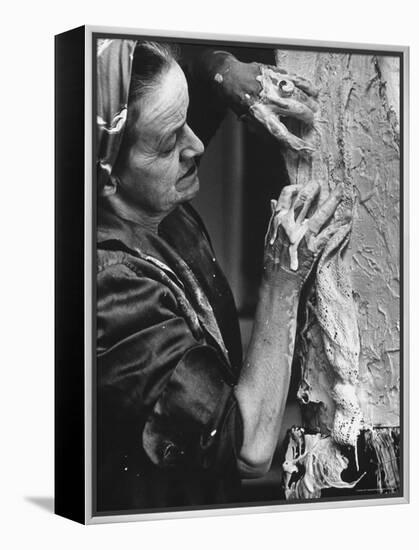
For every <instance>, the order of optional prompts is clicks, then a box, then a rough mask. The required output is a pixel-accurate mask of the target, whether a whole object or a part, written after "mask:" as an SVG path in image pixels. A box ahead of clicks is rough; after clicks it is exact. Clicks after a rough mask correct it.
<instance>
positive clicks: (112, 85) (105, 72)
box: [96, 38, 137, 189]
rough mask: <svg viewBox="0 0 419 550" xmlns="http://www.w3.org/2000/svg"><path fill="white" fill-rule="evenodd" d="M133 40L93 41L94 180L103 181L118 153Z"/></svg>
mask: <svg viewBox="0 0 419 550" xmlns="http://www.w3.org/2000/svg"><path fill="white" fill-rule="evenodd" d="M136 44H137V41H136V40H121V39H107V38H106V39H103V38H102V39H98V41H97V104H96V105H97V107H96V108H97V111H96V114H97V183H98V188H99V189H101V188H102V187H103V186H104V185H105V183H106V182H107V180H108V178H109V176H110V174H111V172H112V168H113V167H114V164H115V161H116V159H117V156H118V152H119V148H120V146H121V143H122V138H123V135H124V129H125V124H126V120H127V111H128V93H129V86H130V81H131V69H132V61H133V58H134V49H135V46H136Z"/></svg>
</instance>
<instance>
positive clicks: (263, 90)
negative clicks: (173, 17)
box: [186, 49, 318, 153]
mask: <svg viewBox="0 0 419 550" xmlns="http://www.w3.org/2000/svg"><path fill="white" fill-rule="evenodd" d="M272 59H273V55H272ZM186 74H187V76H188V82H189V88H190V100H191V104H190V110H189V123H190V125H191V127H192V129H193V130H194V131H195V132H196V133H197V134H198V136H199V137H200V138H201V140H202V141H203V142H204V144H205V145H206V144H207V143H208V142H209V140H210V139H211V137H212V136H213V135H214V133H215V132H216V130H217V128H218V126H219V125H220V123H221V121H222V120H223V118H224V116H225V114H226V111H227V109H229V108H230V109H232V110H233V111H234V112H235V113H236V114H237V116H238V117H239V118H240V119H241V120H243V121H244V122H247V123H248V124H249V125H250V126H252V127H256V128H259V129H260V128H262V129H263V130H264V131H265V132H267V133H268V134H270V135H272V136H273V137H274V138H275V139H276V140H277V141H279V142H280V143H281V144H282V145H284V146H285V147H286V148H290V149H293V150H296V151H302V152H305V153H311V152H313V148H312V146H311V145H310V144H309V143H307V142H306V141H304V140H303V139H301V138H299V137H297V136H295V135H294V134H293V133H291V132H290V131H289V130H288V129H287V127H286V126H285V125H284V123H283V121H282V117H285V118H287V117H288V118H293V119H297V120H300V121H302V122H303V123H305V124H306V125H307V126H308V127H310V126H312V124H313V122H314V118H315V113H316V111H317V104H316V101H315V98H316V97H317V94H318V91H317V89H316V88H315V87H314V86H313V85H312V84H311V83H310V82H309V81H307V80H306V79H304V78H302V77H299V76H297V75H294V74H287V73H286V72H285V71H283V70H281V69H279V68H277V67H276V66H274V65H271V64H270V63H261V62H259V61H256V60H255V61H251V62H248V61H242V60H240V59H238V58H237V57H236V56H235V55H233V54H232V53H230V52H227V51H221V50H215V49H206V50H204V51H203V52H202V53H201V54H200V55H198V56H196V58H194V59H193V60H192V61H191V62H189V64H188V65H187V67H186Z"/></svg>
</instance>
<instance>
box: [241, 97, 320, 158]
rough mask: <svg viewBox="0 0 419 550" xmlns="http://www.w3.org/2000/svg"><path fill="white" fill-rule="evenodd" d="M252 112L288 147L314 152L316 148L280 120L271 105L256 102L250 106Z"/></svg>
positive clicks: (299, 150)
mask: <svg viewBox="0 0 419 550" xmlns="http://www.w3.org/2000/svg"><path fill="white" fill-rule="evenodd" d="M250 112H251V114H252V115H253V116H254V117H255V119H256V120H257V121H258V122H260V123H261V124H262V125H263V126H264V127H265V128H266V129H267V130H268V132H269V133H270V134H272V135H273V136H274V137H275V138H276V139H277V140H278V141H279V142H280V143H282V144H283V145H285V146H286V147H288V148H290V149H292V150H294V151H298V152H302V153H307V154H309V155H311V154H312V153H314V151H315V148H314V147H313V146H312V145H311V144H309V143H308V142H306V141H304V140H303V139H301V138H299V137H297V136H295V135H294V134H292V133H291V132H290V131H289V130H288V128H287V127H286V126H285V124H283V123H282V122H281V121H280V120H279V118H278V116H277V115H276V113H274V112H273V110H272V107H270V106H269V105H266V104H264V103H260V102H256V103H254V104H253V105H252V106H251V107H250Z"/></svg>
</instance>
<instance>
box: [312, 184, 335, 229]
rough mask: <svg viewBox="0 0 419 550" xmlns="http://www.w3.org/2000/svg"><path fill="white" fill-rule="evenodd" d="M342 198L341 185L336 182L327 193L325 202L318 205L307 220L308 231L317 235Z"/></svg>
mask: <svg viewBox="0 0 419 550" xmlns="http://www.w3.org/2000/svg"><path fill="white" fill-rule="evenodd" d="M342 198H343V185H342V184H338V185H337V186H336V187H335V189H334V190H333V191H332V192H331V193H330V194H329V196H328V198H327V199H326V200H325V202H324V203H323V204H322V205H321V206H319V208H318V209H317V211H316V213H315V214H313V216H312V217H311V218H310V220H309V224H308V229H309V231H310V233H312V234H314V235H317V234H318V233H319V231H320V230H321V229H322V227H323V226H324V225H325V223H326V222H327V221H328V220H329V219H330V218H331V217H332V216H333V214H334V213H335V211H336V208H337V207H338V205H339V203H340V202H341V200H342Z"/></svg>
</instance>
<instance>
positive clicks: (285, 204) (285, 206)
mask: <svg viewBox="0 0 419 550" xmlns="http://www.w3.org/2000/svg"><path fill="white" fill-rule="evenodd" d="M302 187H303V186H302V185H299V184H294V185H286V186H285V187H284V188H283V189H282V191H281V194H280V195H279V197H278V201H277V203H276V211H277V212H278V211H279V210H290V209H291V207H292V205H293V202H294V198H295V197H296V196H297V194H298V192H299V191H300V190H301V189H302Z"/></svg>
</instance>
